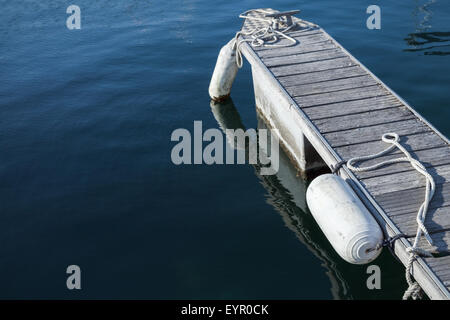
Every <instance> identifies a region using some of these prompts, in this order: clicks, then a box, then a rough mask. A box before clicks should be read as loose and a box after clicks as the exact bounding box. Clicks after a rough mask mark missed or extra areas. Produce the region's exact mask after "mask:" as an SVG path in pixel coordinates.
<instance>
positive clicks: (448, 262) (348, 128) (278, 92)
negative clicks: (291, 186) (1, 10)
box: [240, 12, 450, 299]
mask: <svg viewBox="0 0 450 320" xmlns="http://www.w3.org/2000/svg"><path fill="white" fill-rule="evenodd" d="M250 15H252V16H262V15H261V14H259V13H256V12H252V13H250ZM294 21H300V20H299V19H296V18H294ZM265 24H266V22H264V21H255V20H250V19H246V20H245V22H244V24H243V27H242V31H244V32H248V31H250V30H253V29H255V28H260V27H264V26H265ZM288 35H289V36H291V37H293V38H295V39H296V40H297V44H296V45H293V46H285V47H266V46H261V47H253V46H251V45H250V44H249V43H248V42H245V43H242V44H241V46H240V49H241V51H242V53H243V55H244V56H245V57H246V58H247V60H248V61H249V63H250V64H251V66H252V73H253V81H254V89H255V99H256V106H257V109H258V110H259V112H260V113H261V114H262V115H263V116H264V117H265V120H266V121H267V123H268V125H269V126H271V127H274V128H277V129H278V130H279V132H280V137H279V138H280V142H281V144H282V145H283V146H284V148H285V150H287V151H288V153H289V156H290V158H291V159H293V160H294V161H295V162H296V164H297V165H298V166H299V167H301V168H304V169H308V168H312V167H314V166H317V165H318V159H316V158H317V157H316V156H314V155H313V153H315V152H317V154H318V155H319V156H320V158H321V159H320V160H321V161H323V162H324V163H325V164H326V165H328V166H329V167H330V168H332V167H333V166H335V165H336V164H338V163H340V162H341V161H342V160H348V159H350V158H352V157H356V156H362V155H368V154H373V153H375V152H378V151H381V150H383V149H384V148H386V144H385V143H383V142H382V141H381V136H382V135H383V134H384V133H387V132H396V133H398V134H399V135H400V136H401V140H400V142H401V143H402V145H403V146H405V147H406V149H407V150H408V151H410V152H411V154H412V155H413V156H414V157H415V158H416V159H418V160H419V161H421V162H422V163H423V164H424V165H425V166H426V167H427V170H428V171H429V172H430V173H431V174H432V176H433V177H434V179H435V182H436V193H435V196H434V198H433V200H432V202H431V204H430V209H429V211H428V215H427V219H426V221H425V225H426V227H427V228H428V230H429V231H430V233H431V236H432V238H433V241H434V245H435V247H433V248H431V247H430V245H429V244H428V243H427V242H426V240H425V239H423V241H422V242H421V245H420V246H421V248H424V249H427V250H436V249H437V250H439V251H441V252H445V251H447V252H448V251H449V246H450V182H449V179H450V143H449V140H448V139H447V138H446V137H445V136H443V135H442V134H441V133H439V132H438V130H436V129H435V128H434V127H433V126H432V125H431V124H430V123H428V122H427V121H426V120H425V119H424V118H423V117H422V116H420V115H419V114H418V113H417V112H416V111H415V110H414V109H413V108H412V107H411V106H409V105H408V103H407V102H405V101H404V100H403V99H402V98H400V97H399V96H398V95H397V94H395V93H394V92H393V91H392V90H391V89H390V88H388V87H387V86H386V85H385V84H384V83H383V82H382V81H381V80H380V79H378V78H377V77H376V76H375V75H374V74H372V73H371V72H370V71H369V70H368V69H367V68H366V67H365V66H364V65H362V64H361V63H360V62H359V61H358V60H357V59H356V58H355V57H353V56H352V55H351V54H350V53H349V52H347V51H346V50H345V49H344V48H343V47H342V46H341V45H340V44H339V43H338V42H337V41H336V40H334V39H333V38H332V37H331V36H330V35H329V34H328V33H326V32H325V31H324V30H323V29H322V28H320V27H319V26H315V25H309V26H307V27H302V28H297V29H296V30H292V31H289V33H288ZM240 38H241V39H247V40H251V39H250V38H249V37H247V38H246V36H240ZM284 42H286V43H287V40H286V39H283V40H280V41H279V43H280V44H283V43H284ZM311 149H314V152H309V151H308V150H311ZM399 155H400V154H399V152H398V151H397V152H393V153H391V154H389V155H386V156H384V157H382V158H381V159H375V160H371V161H369V162H367V163H364V165H370V164H373V163H375V162H379V161H383V160H387V159H391V158H394V157H398V156H399ZM311 164H312V165H311ZM339 174H340V175H341V176H342V177H343V178H345V179H347V181H348V182H349V183H350V185H351V186H352V188H353V189H354V190H355V192H356V193H357V194H358V195H359V197H360V198H361V200H362V201H363V202H364V204H365V205H366V206H367V207H368V208H369V209H370V211H371V212H372V214H373V215H374V216H375V217H376V219H377V221H378V222H379V224H380V226H381V227H382V228H383V230H384V232H385V235H387V236H395V235H397V234H407V235H415V233H416V229H417V224H416V215H417V210H418V208H419V206H420V205H421V203H422V202H423V197H424V194H425V179H423V177H422V176H420V175H419V174H418V173H417V172H416V171H415V170H414V169H412V168H411V166H410V165H409V164H408V163H398V164H395V165H390V166H387V167H384V168H380V169H377V170H375V171H369V172H361V173H354V172H352V171H350V170H349V169H348V168H347V167H346V166H345V165H344V166H342V167H341V168H340V169H339ZM412 241H413V239H412V238H400V239H399V240H397V241H395V243H394V250H393V251H394V253H395V255H396V256H397V257H398V258H399V259H400V260H401V261H402V263H403V264H405V265H406V264H407V262H408V257H409V253H407V251H406V249H407V248H408V247H410V246H411V245H412ZM413 276H414V278H415V279H416V281H417V282H418V283H419V284H420V286H421V287H422V289H423V290H424V291H425V293H426V294H427V295H428V296H429V297H430V298H431V299H449V298H450V292H449V289H450V256H445V255H444V256H436V257H432V258H422V257H419V258H418V259H417V260H416V261H415V262H414V266H413Z"/></svg>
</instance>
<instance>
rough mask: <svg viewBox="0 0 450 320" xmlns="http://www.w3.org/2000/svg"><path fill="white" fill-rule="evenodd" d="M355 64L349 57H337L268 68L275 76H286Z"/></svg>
mask: <svg viewBox="0 0 450 320" xmlns="http://www.w3.org/2000/svg"><path fill="white" fill-rule="evenodd" d="M354 65H356V64H355V62H353V61H352V60H351V59H350V58H348V57H344V58H337V59H333V60H325V61H317V62H310V63H301V64H297V65H292V66H281V67H273V68H270V71H272V73H273V75H274V76H276V77H280V76H288V75H293V74H302V73H309V72H317V71H323V70H332V69H339V68H343V67H350V66H354Z"/></svg>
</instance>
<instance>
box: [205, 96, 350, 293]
mask: <svg viewBox="0 0 450 320" xmlns="http://www.w3.org/2000/svg"><path fill="white" fill-rule="evenodd" d="M211 109H212V112H213V114H214V117H215V118H216V120H217V122H218V123H219V126H220V128H221V129H222V130H223V131H224V133H225V130H226V129H243V130H245V127H244V125H243V124H242V121H241V118H240V115H239V113H238V111H237V110H236V108H235V106H234V104H233V102H232V101H231V99H230V100H228V101H227V102H226V103H222V104H216V103H214V102H211ZM266 128H267V127H266V124H265V123H264V121H263V120H262V118H261V117H259V116H258V129H266ZM227 141H228V142H230V139H227ZM259 172H260V170H259V166H258V165H256V166H255V174H256V176H257V177H258V178H259V180H260V181H261V184H262V185H263V186H264V188H265V189H266V190H267V193H268V198H267V202H268V203H269V204H270V205H271V206H273V207H274V208H275V210H276V211H277V212H279V213H280V215H281V217H282V219H283V221H284V222H285V224H286V226H287V227H288V228H289V229H290V230H292V231H293V232H294V233H295V234H296V236H297V238H298V239H299V240H300V242H301V243H303V244H304V245H305V246H306V247H307V248H308V250H309V251H311V252H312V253H313V254H314V255H315V256H316V257H317V258H318V259H319V260H320V261H321V262H322V263H321V265H322V267H324V268H325V270H326V274H327V276H328V278H329V279H330V283H331V293H332V296H333V298H334V299H351V298H352V297H351V294H350V291H349V285H348V283H347V282H346V281H345V280H344V276H343V272H341V271H340V270H339V266H342V265H343V264H344V262H342V261H340V259H339V257H338V256H337V255H336V254H335V253H334V252H333V251H331V252H330V251H329V248H327V249H325V248H323V245H322V244H326V240H325V238H324V236H323V235H322V233H321V232H310V231H311V229H317V228H318V227H317V226H316V225H315V222H314V219H313V218H312V216H311V215H310V214H309V212H308V209H307V205H306V197H305V194H306V187H307V183H308V181H306V180H304V179H302V178H301V177H300V176H299V174H298V173H299V172H298V171H297V169H296V168H295V167H294V165H292V163H291V162H290V160H289V158H288V157H287V156H286V154H285V153H284V152H283V151H282V150H280V156H279V170H278V173H277V174H276V175H271V176H270V175H260V174H259ZM315 231H318V229H317V230H315Z"/></svg>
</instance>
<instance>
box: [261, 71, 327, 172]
mask: <svg viewBox="0 0 450 320" xmlns="http://www.w3.org/2000/svg"><path fill="white" fill-rule="evenodd" d="M252 75H253V87H254V90H255V102H256V109H257V111H258V112H259V114H260V116H261V117H262V118H263V119H264V120H265V122H266V123H267V125H268V126H269V127H270V128H271V129H277V130H278V139H279V141H280V145H281V146H282V147H283V149H284V150H285V152H286V153H287V154H288V156H289V157H290V158H291V160H292V161H294V163H295V165H296V166H297V167H298V169H299V170H300V171H302V173H303V174H308V172H310V171H312V170H319V169H323V168H325V167H327V166H326V163H325V162H324V161H323V160H322V158H321V157H320V156H319V154H318V153H317V151H316V150H315V148H314V147H313V146H312V145H311V143H310V142H309V141H308V139H307V138H306V137H305V136H304V135H303V133H301V132H302V131H301V128H300V127H299V125H298V121H295V119H294V118H293V117H292V115H291V112H292V110H291V109H292V106H291V105H290V103H289V101H288V100H287V99H286V97H285V95H284V94H283V93H282V92H281V91H279V90H277V89H276V88H274V86H271V85H270V84H269V83H268V82H267V81H265V76H264V74H263V73H262V72H261V71H260V70H258V69H257V68H255V67H253V66H252Z"/></svg>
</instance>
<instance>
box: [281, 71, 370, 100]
mask: <svg viewBox="0 0 450 320" xmlns="http://www.w3.org/2000/svg"><path fill="white" fill-rule="evenodd" d="M376 84H377V82H376V81H375V80H374V79H373V78H372V77H371V76H369V75H364V76H359V77H353V78H346V79H339V80H331V81H323V82H317V83H312V84H303V85H296V86H291V87H287V88H286V90H287V92H288V93H289V94H290V95H291V96H293V97H294V96H295V97H300V96H306V95H311V94H320V93H329V92H335V91H342V90H346V89H355V88H361V87H368V86H373V85H376Z"/></svg>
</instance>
